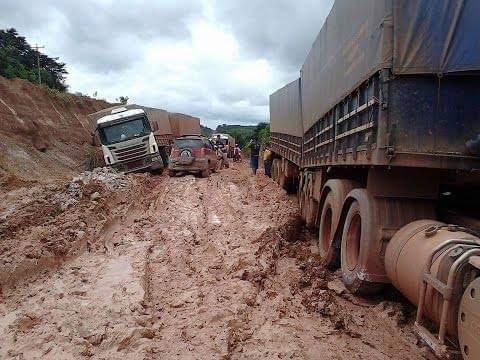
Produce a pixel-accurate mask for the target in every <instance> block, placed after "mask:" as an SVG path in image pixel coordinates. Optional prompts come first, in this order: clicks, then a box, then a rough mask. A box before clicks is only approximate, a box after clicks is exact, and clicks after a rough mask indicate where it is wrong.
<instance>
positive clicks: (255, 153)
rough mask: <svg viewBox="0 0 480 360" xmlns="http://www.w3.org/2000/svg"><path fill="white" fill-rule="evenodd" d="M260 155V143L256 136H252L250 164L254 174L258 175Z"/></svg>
mask: <svg viewBox="0 0 480 360" xmlns="http://www.w3.org/2000/svg"><path fill="white" fill-rule="evenodd" d="M259 156H260V144H259V142H258V140H257V138H256V137H253V138H252V141H251V142H250V166H251V168H252V171H253V175H257V170H258V157H259Z"/></svg>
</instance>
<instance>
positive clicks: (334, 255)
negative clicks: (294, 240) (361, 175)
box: [318, 179, 361, 269]
mask: <svg viewBox="0 0 480 360" xmlns="http://www.w3.org/2000/svg"><path fill="white" fill-rule="evenodd" d="M359 188H361V184H359V183H357V182H355V181H352V180H344V179H330V180H328V181H327V183H326V184H325V186H324V187H323V190H322V196H321V200H320V203H321V204H323V206H322V212H321V213H320V217H319V219H318V221H319V224H318V229H319V230H318V247H319V250H320V255H321V256H322V258H323V260H324V261H325V265H326V266H327V267H329V268H330V269H336V268H338V267H339V266H340V247H341V235H342V233H341V231H342V230H343V224H344V221H343V219H344V218H345V215H346V214H345V213H346V210H348V209H345V211H343V219H342V209H343V208H344V203H345V199H346V198H347V196H348V194H349V193H350V192H351V191H352V190H353V189H359Z"/></svg>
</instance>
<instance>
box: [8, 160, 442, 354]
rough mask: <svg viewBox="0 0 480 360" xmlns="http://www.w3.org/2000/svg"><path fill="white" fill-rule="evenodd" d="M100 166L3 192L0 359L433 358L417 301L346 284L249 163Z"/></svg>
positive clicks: (287, 203) (290, 207)
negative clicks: (141, 168)
mask: <svg viewBox="0 0 480 360" xmlns="http://www.w3.org/2000/svg"><path fill="white" fill-rule="evenodd" d="M104 177H105V176H103V175H101V176H100V178H98V176H97V178H95V179H93V180H91V179H90V181H83V180H82V179H76V180H75V181H74V182H73V183H70V184H66V185H64V184H62V185H51V186H49V187H44V188H39V189H23V190H17V191H16V192H15V193H8V194H0V195H1V199H2V203H3V204H4V205H2V206H1V207H0V231H1V232H0V234H1V241H2V247H1V248H0V249H1V250H0V264H1V267H2V273H3V275H2V277H0V281H1V282H0V284H1V285H2V291H1V293H0V300H1V301H0V359H82V358H88V357H90V358H93V359H432V358H433V357H432V355H431V354H430V352H429V351H428V350H427V349H426V348H425V347H423V346H422V345H421V344H420V343H419V342H418V340H417V339H416V337H415V336H414V335H413V334H412V333H411V320H412V315H413V309H412V308H411V307H409V306H408V305H407V304H406V303H405V302H403V301H399V300H398V299H397V296H396V295H395V294H393V295H392V291H388V292H386V293H385V294H383V295H382V296H381V297H379V298H375V299H361V298H356V297H354V296H352V295H350V294H348V292H346V290H345V289H344V288H343V287H342V285H341V281H340V280H339V276H338V274H336V273H332V272H329V271H327V270H325V269H324V268H323V266H322V263H321V261H320V259H319V257H318V251H317V247H316V243H315V236H314V235H312V234H309V233H306V232H305V231H304V230H302V228H301V224H300V221H299V218H298V213H299V210H298V205H297V201H296V199H295V197H292V196H288V195H287V194H285V192H284V191H283V190H281V189H279V188H278V187H277V186H276V184H274V183H273V182H272V181H271V180H270V179H268V178H266V177H264V176H263V175H258V176H257V177H253V176H251V175H250V174H249V171H248V169H247V167H246V166H245V165H242V164H240V165H238V164H235V165H234V166H233V167H231V168H230V169H226V170H223V171H222V172H220V173H218V174H213V175H212V176H211V177H210V178H208V179H201V178H196V177H193V176H186V177H176V178H169V177H167V176H165V175H163V176H150V175H128V176H125V177H121V179H119V180H118V179H113V180H112V179H110V180H111V181H112V183H109V181H110V180H109V179H108V178H107V179H106V180H105V179H104ZM117 180H118V182H119V183H117V182H115V181H117ZM72 184H78V186H73V185H72ZM72 189H73V190H72ZM72 191H73V193H72ZM79 194H81V195H79ZM55 199H56V200H55ZM72 199H73V200H72ZM66 203H68V204H69V205H65V204H66Z"/></svg>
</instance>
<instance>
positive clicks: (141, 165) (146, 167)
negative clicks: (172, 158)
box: [112, 153, 164, 174]
mask: <svg viewBox="0 0 480 360" xmlns="http://www.w3.org/2000/svg"><path fill="white" fill-rule="evenodd" d="M112 167H113V168H114V169H116V170H117V171H120V172H123V173H125V174H128V173H132V172H138V171H155V170H160V169H163V168H164V166H163V161H162V158H161V157H160V154H158V153H156V154H151V155H148V156H146V157H144V158H142V159H137V160H134V161H129V162H125V163H118V164H114V165H112Z"/></svg>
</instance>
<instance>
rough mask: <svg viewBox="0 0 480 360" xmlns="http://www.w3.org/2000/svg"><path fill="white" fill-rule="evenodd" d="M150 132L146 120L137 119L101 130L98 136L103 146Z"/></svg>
mask: <svg viewBox="0 0 480 360" xmlns="http://www.w3.org/2000/svg"><path fill="white" fill-rule="evenodd" d="M151 131H152V130H151V128H150V124H149V123H148V120H147V119H146V118H138V119H132V120H130V121H126V122H123V123H119V124H115V125H111V126H106V127H104V128H101V129H100V136H101V138H102V143H103V144H104V145H110V144H114V143H118V142H120V141H125V140H129V139H134V138H137V137H140V136H145V135H148V134H150V132H151Z"/></svg>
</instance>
